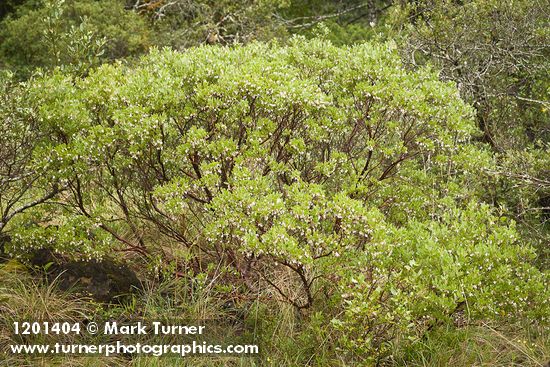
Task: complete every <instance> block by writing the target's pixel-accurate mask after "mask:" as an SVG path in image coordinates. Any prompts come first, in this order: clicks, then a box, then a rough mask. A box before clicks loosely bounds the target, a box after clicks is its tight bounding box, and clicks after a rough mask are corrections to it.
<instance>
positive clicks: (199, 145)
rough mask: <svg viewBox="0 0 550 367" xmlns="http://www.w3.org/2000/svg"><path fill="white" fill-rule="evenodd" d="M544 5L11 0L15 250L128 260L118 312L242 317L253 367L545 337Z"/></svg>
mask: <svg viewBox="0 0 550 367" xmlns="http://www.w3.org/2000/svg"><path fill="white" fill-rule="evenodd" d="M546 8H547V7H545V4H544V2H543V1H541V2H537V1H534V0H533V1H531V0H518V1H512V2H500V1H481V0H480V1H476V0H474V1H466V2H457V1H447V0H441V1H440V0H437V1H414V2H406V1H403V2H399V3H392V2H387V1H374V0H372V1H350V2H330V1H310V0H307V1H305V0H302V1H298V0H296V1H281V0H268V1H253V2H247V1H237V2H232V1H219V2H218V1H216V2H214V1H187V0H186V1H183V0H176V1H141V0H139V1H132V2H131V3H130V2H128V3H124V2H119V1H116V2H112V1H104V0H99V1H92V0H66V1H63V0H56V1H11V2H8V3H6V5H4V6H3V7H1V8H0V10H1V11H2V13H1V20H0V25H1V28H0V66H1V67H2V68H3V69H4V70H2V71H1V73H0V91H1V92H0V99H1V104H0V131H1V132H2V133H1V134H0V254H1V255H2V256H5V257H10V258H12V259H17V261H19V262H21V263H23V264H35V265H36V257H37V256H39V255H37V254H43V253H42V252H40V250H44V249H47V250H48V251H49V253H51V254H53V257H54V258H55V259H56V260H55V261H58V262H71V261H91V260H93V261H95V260H108V261H112V260H115V261H116V262H118V263H125V264H127V265H129V266H131V267H133V268H134V269H139V270H138V271H137V273H138V275H139V277H140V279H142V280H143V282H144V283H147V284H151V285H150V289H145V290H142V292H141V293H140V294H138V295H135V296H134V298H133V301H132V303H130V305H126V306H124V307H126V308H123V310H122V311H121V310H120V309H118V308H117V307H115V306H113V305H110V306H109V305H105V306H104V308H103V309H102V311H101V312H103V315H104V316H105V315H107V316H108V317H112V316H113V315H114V314H117V313H121V312H122V313H124V312H128V313H129V314H132V313H133V314H140V315H142V316H144V315H153V316H155V315H158V314H159V313H160V314H163V313H171V314H173V315H176V316H177V317H182V315H183V316H186V317H190V318H194V317H205V316H212V315H213V318H216V317H220V318H222V317H226V316H227V315H228V314H230V313H235V312H237V313H238V314H239V315H241V316H239V317H241V318H242V321H243V322H244V323H253V324H254V328H255V329H254V330H255V334H257V338H258V342H259V343H260V344H261V345H262V348H263V349H264V350H268V351H270V352H272V355H263V356H261V363H262V364H261V365H264V364H265V365H296V366H302V365H320V366H323V365H326V366H334V365H342V366H343V365H365V366H371V365H381V364H387V365H391V364H392V363H393V365H401V364H400V363H405V364H406V363H409V362H411V361H413V362H414V361H418V360H422V363H425V360H424V358H425V355H424V354H423V353H424V352H423V351H424V350H425V348H427V345H429V340H431V339H430V338H432V336H433V335H440V334H438V333H444V331H442V330H447V331H448V334H446V335H451V336H454V335H455V334H453V333H454V331H449V330H450V329H452V330H459V331H458V332H457V334H456V335H461V334H460V333H461V332H462V331H461V330H463V329H462V328H463V327H464V326H472V325H477V326H479V325H483V327H488V328H489V329H488V330H493V329H491V328H490V327H489V326H487V325H493V324H496V325H506V326H507V327H508V326H510V325H515V323H527V324H529V325H530V326H529V330H531V328H534V329H537V328H538V327H541V328H544V327H546V326H547V325H548V322H549V321H550V320H549V315H550V306H549V305H548V302H547V299H549V298H550V290H549V289H548V284H549V282H548V275H549V273H548V268H547V264H548V262H547V261H548V260H547V259H548V257H547V255H548V244H549V238H550V231H549V228H548V225H549V224H548V222H549V220H550V215H549V213H550V211H549V210H550V209H549V206H550V204H549V203H550V199H548V198H549V197H550V196H549V195H550V176H549V173H550V170H549V167H550V154H549V153H550V150H549V149H550V145H549V144H550V140H549V137H550V136H549V134H548V132H549V129H550V121H549V119H548V104H549V102H548V93H549V91H550V89H549V83H548V82H549V80H548V72H547V71H548V19H547V16H545V9H546ZM23 30H25V31H23ZM149 46H157V47H152V48H150V49H149ZM165 46H167V47H165ZM47 261H50V259H49V258H48V260H47ZM13 263H14V260H11V261H10V262H9V263H8V264H9V265H10V266H13ZM51 264H52V263H47V264H46V265H44V263H43V262H41V263H40V265H39V266H40V267H41V270H40V271H47V270H48V268H49V267H50V266H52V265H51ZM6 266H7V265H6ZM54 267H55V266H54ZM6 269H8V272H9V269H10V268H9V267H6V268H3V267H2V269H0V271H6ZM17 269H18V271H20V267H19V266H17ZM35 271H36V269H35ZM17 274H19V273H17ZM14 276H15V277H16V278H17V277H18V276H19V275H14ZM21 278H22V280H21V283H17V282H16V283H14V279H12V278H11V277H10V279H9V284H20V285H18V286H17V287H19V288H20V289H21V293H24V292H27V291H28V292H33V294H38V295H39V294H40V292H42V291H43V289H46V292H47V293H48V294H49V295H50V294H51V295H52V296H51V297H54V295H55V294H57V293H55V292H56V291H55V290H53V289H54V287H52V286H50V288H41V287H39V286H35V285H33V286H32V287H29V286H27V285H26V284H27V282H28V278H27V276H26V275H25V276H21ZM86 279H88V280H87V281H88V282H90V281H91V280H89V279H90V278H86ZM2 284H3V283H0V291H1V290H2V289H3V288H2V287H3V285H2ZM6 284H8V283H6ZM164 287H166V288H168V289H169V290H166V288H164ZM48 297H50V296H48ZM56 297H57V296H56ZM59 297H66V296H65V295H63V296H61V295H60V296H59ZM6 299H7V300H8V303H9V304H8V305H7V306H5V308H6V309H12V308H16V306H17V307H19V306H18V305H17V304H16V303H15V302H13V301H12V298H10V297H7V298H6ZM29 299H30V298H29ZM0 302H2V298H1V297H0ZM74 302H82V303H86V301H85V300H82V299H78V301H73V300H72V299H70V298H67V303H68V304H71V305H72V304H74ZM22 305H23V306H24V305H25V302H22ZM207 305H208V306H207ZM96 306H97V305H96ZM1 307H3V306H2V305H1V304H0V309H2V308H1ZM41 307H42V306H41ZM44 307H47V305H44ZM52 307H53V308H54V309H58V308H59V305H57V304H55V306H52ZM75 307H76V306H75ZM102 307H103V306H102ZM85 308H86V309H87V310H90V309H91V307H90V305H87V306H86V307H85ZM25 312H27V311H25ZM87 312H88V311H87ZM89 312H91V311H89ZM10 315H11V314H10ZM10 317H12V316H10ZM75 317H76V316H75ZM252 317H253V318H254V319H253V320H252ZM6 320H7V319H3V318H1V317H0V334H1V333H2V332H3V331H2V330H3V329H4V328H5V325H8V321H6ZM10 320H11V319H10ZM251 320H252V321H251ZM4 324H5V325H4ZM464 330H466V329H464ZM543 338H544V337H543ZM444 339H445V338H444V337H441V340H444ZM451 344H452V343H449V345H451ZM320 345H322V347H320ZM514 348H515V349H514V350H516V349H518V348H517V347H515V344H514ZM522 348H524V349H522ZM320 349H322V350H320ZM535 349H536V348H534V347H533V349H532V350H535ZM543 349H544V348H543ZM519 350H520V351H521V352H522V353H523V357H521V358H524V360H526V361H529V363H533V365H537V364H536V363H539V362H538V361H539V360H540V361H542V360H543V359H544V358H545V357H546V356H545V355H544V352H543V354H542V357H541V356H539V355H536V356H533V355H531V354H529V351H530V350H531V349H529V347H527V346H525V347H523V346H521V348H519ZM547 350H550V349H547ZM410 351H413V352H410ZM526 351H527V352H526ZM404 354H406V355H404ZM419 355H420V357H419ZM274 356H275V357H274ZM525 356H528V357H525ZM398 357H399V358H401V362H399V363H398V362H397V359H398ZM272 358H273V359H272ZM419 358H420V359H419ZM514 358H515V357H514ZM519 361H520V362H519V363H521V362H522V361H523V360H521V359H520V360H519ZM413 362H411V363H413ZM512 362H513V363H516V362H517V360H515V359H514V360H513V361H512ZM10 363H18V362H13V361H12V362H10ZM21 363H23V362H21ZM106 363H107V362H106ZM113 363H114V362H113ZM117 363H118V362H117ZM136 363H139V361H138V362H136ZM434 363H435V362H434ZM446 363H450V362H449V361H446V362H444V363H443V364H446ZM526 363H527V362H526ZM140 365H141V364H140Z"/></svg>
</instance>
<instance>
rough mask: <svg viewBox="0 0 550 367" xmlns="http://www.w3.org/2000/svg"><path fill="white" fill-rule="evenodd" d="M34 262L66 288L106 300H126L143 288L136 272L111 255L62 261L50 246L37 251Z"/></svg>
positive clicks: (62, 287)
mask: <svg viewBox="0 0 550 367" xmlns="http://www.w3.org/2000/svg"><path fill="white" fill-rule="evenodd" d="M31 264H33V265H34V266H36V267H41V268H43V269H45V270H46V271H47V276H48V279H49V280H50V281H53V280H54V279H55V280H56V282H57V285H58V287H59V288H60V289H62V290H74V291H77V292H79V293H82V294H84V295H87V296H91V297H92V298H94V299H95V300H97V301H99V302H104V303H123V302H124V301H125V300H126V299H128V296H129V295H131V294H132V293H134V292H135V291H136V290H139V289H141V283H140V281H139V279H138V278H137V276H136V274H135V273H134V272H133V271H132V270H131V269H130V268H129V267H128V266H126V265H121V264H117V263H116V262H114V261H113V260H111V259H104V260H90V261H65V262H64V261H60V260H58V259H56V258H55V256H54V254H53V253H52V252H51V251H50V250H47V249H42V250H39V251H37V252H36V253H35V254H34V256H33V257H32V259H31Z"/></svg>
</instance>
